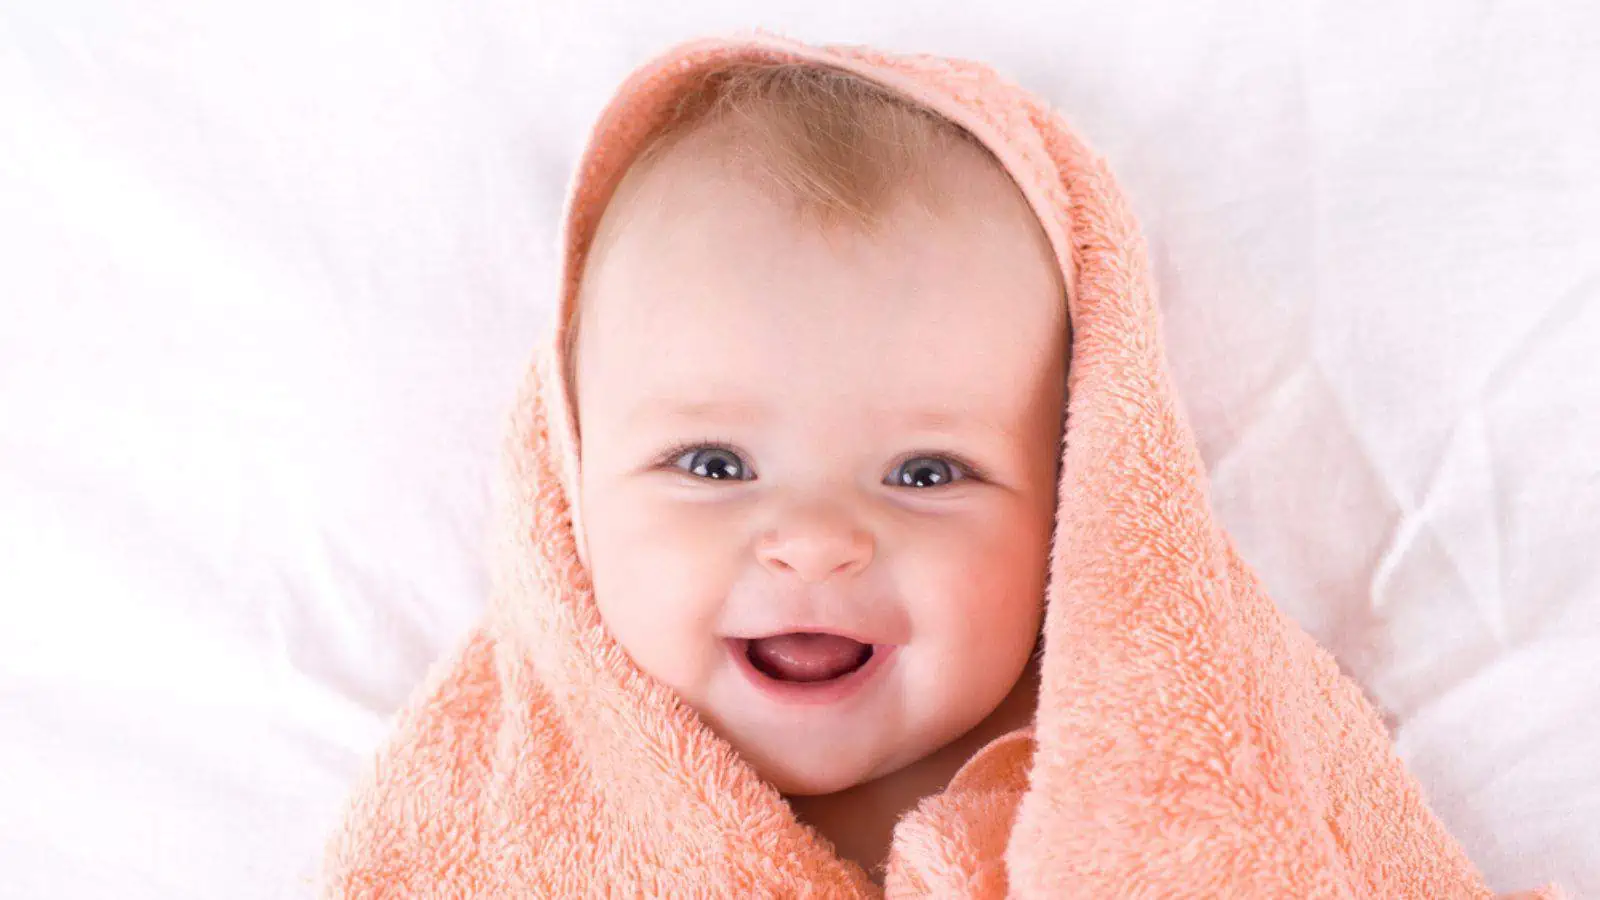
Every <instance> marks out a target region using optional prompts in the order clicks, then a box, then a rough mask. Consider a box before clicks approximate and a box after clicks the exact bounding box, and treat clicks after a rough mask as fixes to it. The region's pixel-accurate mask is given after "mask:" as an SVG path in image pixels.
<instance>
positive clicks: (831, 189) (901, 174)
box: [562, 62, 1009, 385]
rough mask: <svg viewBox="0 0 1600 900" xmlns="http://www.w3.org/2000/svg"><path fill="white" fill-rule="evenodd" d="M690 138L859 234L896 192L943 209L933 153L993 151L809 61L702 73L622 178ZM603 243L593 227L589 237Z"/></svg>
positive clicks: (569, 347) (570, 332)
mask: <svg viewBox="0 0 1600 900" xmlns="http://www.w3.org/2000/svg"><path fill="white" fill-rule="evenodd" d="M695 134H702V135H710V136H713V137H714V140H715V144H714V146H715V147H716V149H717V150H719V151H720V152H721V153H722V154H723V155H724V159H726V160H728V161H729V162H730V163H732V164H734V165H736V166H738V167H739V168H740V170H741V171H742V172H745V173H747V174H750V175H752V176H754V178H755V182H756V183H757V184H759V185H761V186H762V187H764V188H765V189H766V190H767V191H769V192H770V193H771V194H772V195H774V196H776V197H779V198H782V199H786V200H790V201H793V202H794V204H795V206H796V212H797V215H799V216H800V217H801V218H802V219H810V220H812V221H814V222H815V223H816V225H817V227H819V228H820V229H823V230H828V229H830V228H835V227H838V226H850V227H853V228H855V229H856V230H858V231H860V232H862V233H863V234H868V235H870V234H873V233H874V232H876V230H877V229H878V227H879V225H880V223H881V221H882V218H883V216H884V214H885V213H887V212H888V210H889V208H890V206H891V205H892V204H893V203H895V202H896V201H897V200H898V199H900V198H901V197H903V196H906V195H909V196H911V197H913V198H915V199H918V200H921V201H923V202H924V203H925V204H927V205H928V207H929V208H930V209H932V208H938V207H941V206H943V204H944V200H945V199H946V198H945V197H944V196H943V195H942V194H941V193H940V182H939V180H938V179H937V177H936V172H937V171H938V168H937V161H938V160H940V159H941V158H944V157H946V156H948V154H949V153H950V151H951V150H952V149H953V147H954V146H956V145H959V144H961V143H968V144H971V145H972V146H975V147H977V148H978V149H979V150H981V151H982V152H983V153H984V154H985V155H986V156H991V158H992V154H991V153H990V151H989V150H988V148H987V147H985V146H984V145H983V143H982V142H981V141H979V140H978V138H976V137H975V136H973V135H972V133H971V132H969V131H967V130H966V129H965V128H963V127H961V126H960V125H958V124H956V123H955V122H953V121H951V120H949V119H947V118H945V117H943V116H941V115H939V114H938V113H935V112H933V111H932V110H930V109H927V108H926V107H923V106H921V105H919V104H917V103H916V102H914V101H912V100H909V99H907V98H905V97H902V96H901V95H899V94H897V93H895V92H894V91H892V90H889V89H888V88H885V87H882V86H880V85H878V84H876V83H874V82H871V81H868V80H867V79H865V78H862V77H860V76H857V75H855V74H854V73H851V72H847V71H845V70H843V69H837V68H834V67H831V66H826V65H822V64H819V63H811V62H771V63H763V62H741V63H736V64H732V65H729V66H726V67H723V68H720V69H716V70H714V71H712V72H710V73H708V74H707V75H705V76H704V77H703V78H702V79H701V81H700V83H699V84H698V85H696V86H695V87H694V88H693V89H691V90H689V91H688V92H686V93H685V94H684V95H683V96H682V97H681V98H680V99H679V101H678V102H677V104H676V105H675V106H674V108H673V110H672V112H671V114H670V115H669V116H668V118H667V120H666V121H665V123H664V124H663V125H662V126H660V127H659V128H658V129H656V131H655V132H654V133H653V134H652V135H651V136H650V137H649V138H647V143H646V146H645V149H644V150H643V151H641V152H640V154H639V155H638V156H637V157H636V159H635V160H634V162H633V163H632V165H631V166H630V167H629V168H630V174H631V173H632V172H633V171H634V170H642V169H646V168H648V167H650V166H652V165H654V164H656V163H657V162H659V161H660V160H661V159H663V158H665V157H666V156H668V155H669V154H670V151H671V150H672V149H673V148H675V147H677V146H679V145H680V144H681V143H683V141H684V140H685V139H687V138H689V137H690V136H691V135H695ZM995 165H996V166H997V167H1000V163H999V161H998V160H997V161H995ZM1000 168H1001V170H1002V171H1004V168H1003V167H1000ZM1008 177H1009V175H1008ZM604 239H605V235H601V234H597V235H595V238H594V241H595V243H596V244H599V243H601V242H602V241H603V240H604ZM597 249H598V248H596V247H591V248H590V255H594V254H595V253H596V251H597ZM582 305H583V304H581V303H574V304H573V305H572V309H571V310H570V311H569V317H568V320H567V322H566V340H565V343H564V345H563V347H562V350H563V356H564V357H565V359H566V361H567V367H568V368H567V371H566V372H565V373H564V374H565V376H566V377H567V384H569V385H571V384H575V383H576V379H575V377H574V376H575V375H576V372H575V366H576V362H575V359H576V355H577V352H576V351H577V341H578V322H579V318H580V316H579V311H580V308H581V307H582Z"/></svg>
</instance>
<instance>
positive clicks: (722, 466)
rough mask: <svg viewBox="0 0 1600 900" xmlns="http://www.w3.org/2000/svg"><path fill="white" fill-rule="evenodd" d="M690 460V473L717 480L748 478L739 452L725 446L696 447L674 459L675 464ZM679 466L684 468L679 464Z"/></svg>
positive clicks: (747, 470) (743, 479) (746, 469)
mask: <svg viewBox="0 0 1600 900" xmlns="http://www.w3.org/2000/svg"><path fill="white" fill-rule="evenodd" d="M685 459H687V460H689V465H688V467H687V468H688V470H689V472H690V474H692V475H695V476H698V477H700V478H710V479H713V480H716V481H726V480H729V479H732V480H735V481H745V480H748V479H746V478H745V477H744V476H745V475H746V474H747V473H748V472H749V469H748V468H747V467H746V466H745V464H744V462H743V461H741V460H740V459H739V454H737V453H734V452H733V451H732V450H728V449H725V448H723V447H696V448H693V449H691V450H689V451H687V452H685V453H683V454H682V455H680V456H678V457H676V458H675V460H674V465H677V463H681V462H682V461H683V460H685ZM678 468H684V467H683V466H678Z"/></svg>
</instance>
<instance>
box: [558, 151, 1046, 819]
mask: <svg viewBox="0 0 1600 900" xmlns="http://www.w3.org/2000/svg"><path fill="white" fill-rule="evenodd" d="M961 150H962V151H963V152H962V153H961V154H958V155H956V156H953V157H952V158H951V159H950V161H949V166H948V173H947V177H948V179H949V184H950V189H951V190H954V191H956V192H957V197H956V199H955V200H954V202H953V203H952V204H951V205H950V207H949V208H948V211H946V212H943V213H940V214H939V215H938V216H937V217H930V216H928V215H927V214H925V213H923V212H921V211H920V209H917V208H915V207H914V206H911V205H907V204H904V203H903V204H902V205H901V206H899V207H898V208H897V209H896V211H895V214H894V215H893V216H892V224H891V225H890V226H889V227H888V228H886V229H885V230H884V233H883V234H882V235H881V236H879V237H877V238H871V239H869V238H866V237H862V236H859V235H856V234H854V233H849V232H846V231H838V232H833V233H831V234H830V235H829V236H827V237H824V236H823V235H822V234H819V233H816V231H815V230H814V228H813V227H812V226H808V225H803V224H801V223H800V222H799V221H797V220H796V219H795V217H794V215H793V213H792V212H791V211H789V210H788V209H786V208H783V207H780V206H779V205H778V204H776V203H775V202H774V201H772V200H769V199H767V198H765V197H764V196H763V195H762V194H760V193H759V192H757V191H756V190H754V189H753V188H751V187H749V186H748V185H747V184H744V183H742V182H740V181H738V180H736V179H728V178H723V177H720V176H718V175H716V174H715V173H714V172H713V170H711V169H710V168H708V167H706V166H705V165H704V164H703V163H696V162H693V161H690V160H688V159H685V160H674V159H668V160H666V161H664V162H663V164H662V167H661V168H660V169H658V170H655V171H653V172H651V173H650V174H649V175H648V176H647V177H646V178H645V179H644V181H643V182H642V183H641V184H636V185H632V187H637V188H638V190H639V193H638V194H636V195H633V196H632V197H631V199H630V200H629V202H628V203H627V206H626V208H627V209H628V213H627V216H628V218H627V219H626V221H627V224H626V226H625V227H624V228H623V229H622V230H621V231H620V232H619V233H618V236H617V239H616V241H615V243H614V244H612V245H611V246H610V247H609V249H608V250H607V251H606V252H605V253H604V255H603V257H602V256H599V255H597V257H596V258H595V260H594V264H593V265H592V266H591V267H590V269H589V271H588V273H587V275H586V279H587V284H586V291H587V295H586V299H585V301H584V302H585V304H586V305H585V307H584V317H585V318H584V323H583V329H582V331H581V335H580V350H579V368H578V376H577V377H578V384H579V388H578V403H577V406H578V417H579V423H580V424H579V430H580V444H581V460H582V468H581V496H582V502H583V521H584V523H585V529H586V535H587V542H588V554H589V565H590V569H591V574H592V577H593V583H594V589H595V593H596V598H597V602H598V604H599V608H600V613H601V616H602V618H603V619H604V621H605V623H606V625H607V627H608V628H609V629H610V630H611V632H612V634H613V635H615V637H616V638H617V640H618V641H619V642H620V643H621V645H622V646H623V648H624V649H625V650H626V651H627V652H628V654H629V655H630V656H631V657H632V658H633V660H634V661H635V662H636V663H637V664H638V665H639V666H640V667H641V668H642V669H644V670H645V671H646V672H648V673H649V674H650V675H652V676H653V677H655V678H656V679H657V680H659V681H661V682H663V683H664V684H665V685H667V686H668V687H670V688H671V689H672V690H674V691H676V692H677V694H678V695H680V696H681V697H682V698H683V699H684V700H685V701H686V702H687V703H688V704H689V705H690V706H692V707H693V708H694V709H695V710H696V711H697V712H698V713H699V715H700V716H701V717H702V719H703V720H704V721H705V722H706V723H707V724H708V725H709V726H710V727H711V728H712V729H713V730H715V731H716V732H717V733H718V734H720V735H721V736H722V737H723V738H725V739H726V740H728V741H729V742H730V743H731V744H732V745H733V746H734V747H735V748H736V749H737V750H738V751H739V752H740V753H741V754H742V755H743V756H744V757H745V758H746V759H747V760H749V761H750V762H751V764H752V765H753V766H754V767H755V768H756V770H757V771H758V772H759V773H760V774H761V775H762V776H763V777H765V778H766V779H767V780H769V781H771V782H772V783H773V784H775V785H776V786H777V787H778V789H779V790H780V791H782V792H784V793H790V794H822V793H831V792H834V791H838V790H842V789H844V788H847V787H850V786H852V785H855V784H859V783H862V782H866V781H869V780H872V779H874V778H876V777H878V776H881V775H885V774H888V773H890V772H892V771H895V770H897V769H899V768H901V767H903V766H906V765H908V764H910V763H912V762H915V761H917V760H918V759H921V758H922V757H924V756H926V755H928V754H930V753H932V752H933V751H935V750H937V749H939V748H940V747H942V746H943V745H945V744H947V743H949V742H950V741H952V740H954V739H955V738H957V737H959V736H960V735H961V734H962V733H964V732H965V731H967V730H969V729H971V728H972V727H973V726H974V725H976V724H977V723H979V722H980V721H982V720H983V719H984V718H985V717H986V716H988V715H989V713H990V712H991V711H992V710H994V708H995V707H996V706H997V705H998V704H999V703H1000V701H1001V700H1002V699H1003V698H1004V697H1005V696H1006V694H1007V693H1008V692H1009V691H1010V690H1011V688H1012V686H1013V684H1014V683H1015V682H1016V680H1017V678H1018V675H1019V673H1020V672H1021V671H1022V669H1023V667H1024V665H1025V663H1026V662H1027V658H1028V655H1029V653H1030V651H1031V650H1032V648H1033V645H1034V641H1035V638H1036V636H1037V633H1038V629H1039V626H1040V621H1041V616H1042V612H1043V610H1042V606H1043V590H1044V583H1045V575H1046V568H1047V564H1048V553H1049V543H1050V535H1051V529H1052V525H1053V521H1054V512H1055V501H1056V479H1057V463H1058V459H1059V457H1058V453H1059V443H1058V442H1059V440H1060V435H1061V428H1062V417H1061V416H1062V405H1063V388H1064V385H1063V382H1064V375H1063V368H1064V357H1065V346H1064V344H1065V340H1066V334H1065V310H1064V301H1063V294H1062V287H1061V283H1060V278H1059V273H1058V272H1057V270H1056V268H1055V264H1054V262H1053V258H1052V256H1051V252H1050V249H1049V245H1048V243H1047V241H1046V239H1045V238H1044V236H1043V234H1042V232H1040V230H1039V228H1038V225H1037V222H1036V221H1035V220H1034V218H1033V215H1032V213H1031V212H1030V211H1029V209H1028V207H1027V205H1026V203H1025V202H1024V201H1023V199H1022V198H1021V196H1020V195H1019V194H1018V193H1017V191H1016V188H1015V187H1014V186H1013V185H1012V184H1011V182H1010V181H1009V180H1008V179H1007V178H1006V177H1005V175H1004V174H1003V173H1001V172H1000V171H998V170H997V169H995V168H994V167H993V165H992V164H991V163H989V162H987V161H986V160H985V159H984V158H983V157H982V156H981V153H980V152H979V151H977V150H976V149H974V148H965V147H963V148H961ZM968 150H970V151H971V152H970V153H967V152H966V151H968ZM619 197H620V195H619ZM614 208H615V207H614ZM986 219H987V221H985V220H986ZM795 631H807V632H832V633H836V634H843V635H849V636H853V637H854V638H856V639H858V640H860V641H862V642H865V643H867V644H869V645H871V648H872V649H871V654H872V655H873V656H875V657H877V658H876V659H868V660H867V662H866V664H865V666H864V667H863V668H862V669H861V670H860V671H859V672H857V673H856V674H855V675H846V676H843V678H842V679H841V680H840V681H839V682H837V683H836V684H835V688H837V687H838V685H839V684H843V683H846V682H848V681H849V680H850V679H851V678H854V679H855V680H856V681H859V682H860V683H859V684H856V685H855V686H854V689H853V690H851V691H841V690H835V689H830V688H829V687H827V686H826V685H825V684H824V683H822V682H818V681H810V680H808V679H813V678H821V677H823V676H825V675H826V674H827V673H828V672H831V671H836V669H834V668H832V667H834V666H837V665H838V664H839V663H838V660H830V653H828V652H824V651H828V650H831V651H834V652H838V651H841V650H845V651H849V652H848V653H846V655H849V656H852V663H853V662H856V661H859V659H860V656H854V655H853V654H854V649H853V648H852V646H851V645H848V644H840V642H837V641H835V642H834V644H835V646H832V647H821V646H819V645H816V644H812V645H809V646H808V645H806V644H805V643H804V639H784V638H779V639H777V640H768V641H753V640H752V639H757V638H763V637H766V636H770V635H778V634H782V633H785V632H795ZM753 647H754V648H755V650H756V652H755V657H756V658H755V660H754V661H752V648H753ZM864 655H865V653H864V652H863V653H862V654H861V656H864ZM762 668H765V669H766V671H767V672H768V673H769V674H761V669H762ZM773 675H776V676H777V677H775V678H774V677H772V676H773ZM819 684H822V685H823V686H820V687H819ZM838 693H846V694H848V695H847V696H843V697H835V696H833V695H834V694H838ZM780 695H781V696H780Z"/></svg>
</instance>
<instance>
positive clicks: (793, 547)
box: [756, 512, 873, 582]
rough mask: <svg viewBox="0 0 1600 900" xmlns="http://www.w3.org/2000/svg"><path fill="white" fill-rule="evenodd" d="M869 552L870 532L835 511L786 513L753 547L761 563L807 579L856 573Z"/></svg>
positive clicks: (816, 580) (814, 579)
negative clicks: (789, 514) (790, 514)
mask: <svg viewBox="0 0 1600 900" xmlns="http://www.w3.org/2000/svg"><path fill="white" fill-rule="evenodd" d="M872 554H873V540H872V535H871V534H870V533H868V532H867V530H866V529H864V528H862V527H860V526H859V525H857V524H856V523H855V522H854V521H852V520H850V519H849V518H847V517H845V516H843V515H841V514H839V513H822V512H808V513H804V514H798V515H793V516H790V517H789V518H787V519H786V520H785V521H784V522H783V524H781V525H779V526H777V527H776V528H772V529H769V530H768V531H767V532H766V533H765V534H763V535H762V537H761V540H760V541H758V542H757V547H756V555H757V557H758V558H759V559H760V560H761V562H762V564H763V565H765V566H767V567H768V568H770V569H773V570H774V571H777V572H780V573H793V574H795V575H798V576H799V577H800V578H802V579H804V580H805V581H808V582H821V581H826V580H827V579H829V578H833V577H835V576H838V575H846V574H853V573H856V572H859V571H861V570H862V569H865V568H866V567H867V565H868V564H869V563H870V562H872Z"/></svg>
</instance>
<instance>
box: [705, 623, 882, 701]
mask: <svg viewBox="0 0 1600 900" xmlns="http://www.w3.org/2000/svg"><path fill="white" fill-rule="evenodd" d="M723 643H725V644H726V645H727V647H728V653H729V654H730V655H732V657H733V661H734V665H735V666H737V667H738V669H739V671H740V672H742V673H743V674H744V677H745V679H746V680H747V681H749V682H750V683H751V684H752V685H754V686H755V688H756V689H757V690H759V691H760V692H761V693H762V694H763V695H764V696H766V697H767V698H769V699H771V700H775V701H777V702H779V703H782V704H785V705H789V706H829V705H833V704H837V703H842V702H844V701H845V700H848V699H850V698H851V697H854V696H856V695H858V694H860V693H861V692H862V691H863V690H864V689H865V688H866V687H867V686H868V685H870V684H872V683H873V682H874V681H876V680H877V679H878V675H880V674H881V673H882V672H884V671H885V670H886V669H887V668H888V667H889V664H890V662H892V660H893V657H894V655H895V651H896V650H898V649H899V645H897V644H873V645H872V656H871V658H869V659H868V660H867V661H866V662H865V663H863V664H862V665H861V667H860V668H858V669H856V670H854V671H852V672H847V673H845V674H844V675H841V676H839V677H838V678H830V679H828V680H827V681H808V682H803V681H783V680H781V679H777V678H773V677H771V676H769V675H767V674H765V673H763V672H762V671H761V670H760V669H757V668H756V667H755V664H754V663H752V662H751V661H750V654H749V647H750V642H749V641H748V640H746V639H744V638H726V639H725V640H724V641H723Z"/></svg>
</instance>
